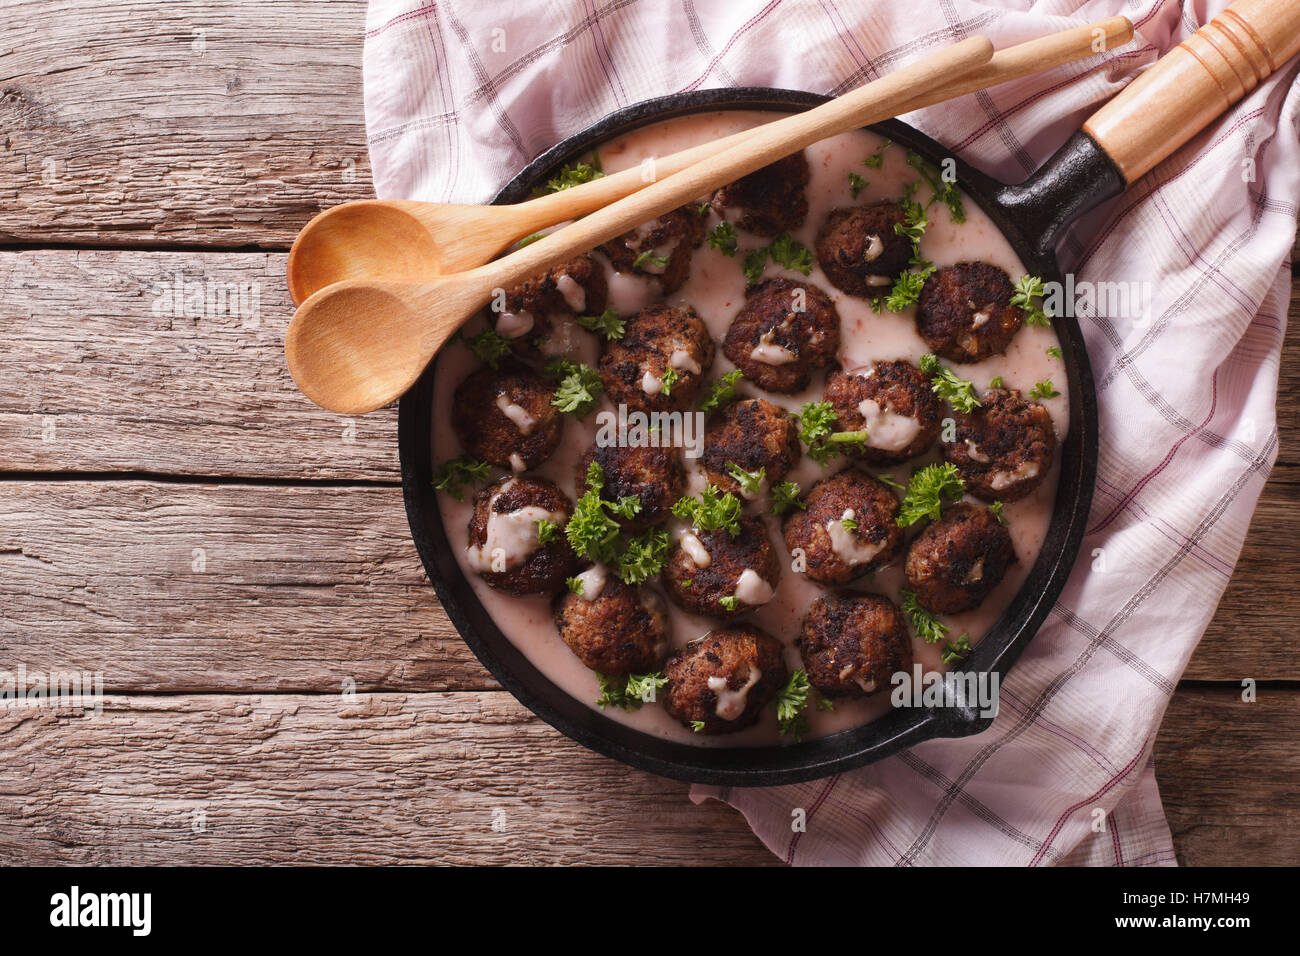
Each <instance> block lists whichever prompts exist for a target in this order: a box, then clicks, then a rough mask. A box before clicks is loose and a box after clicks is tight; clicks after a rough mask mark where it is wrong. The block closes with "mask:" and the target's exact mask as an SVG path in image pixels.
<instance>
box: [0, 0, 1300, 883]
mask: <svg viewBox="0 0 1300 956" xmlns="http://www.w3.org/2000/svg"><path fill="white" fill-rule="evenodd" d="M364 9H365V3H364V2H363V0H340V2H331V3H321V2H274V3H268V2H261V3H255V2H248V0H205V2H188V0H167V2H163V0H153V2H142V0H135V2H114V0H95V2H89V0H35V2H21V0H3V2H0V118H2V119H3V133H4V149H3V153H2V154H0V244H3V248H2V249H0V276H3V277H4V279H3V282H0V319H3V323H4V335H5V338H6V341H5V343H4V344H3V346H0V367H2V368H3V376H2V377H0V381H2V382H3V386H0V469H3V474H0V569H2V570H3V573H2V574H0V608H2V610H0V662H2V663H3V667H16V666H17V665H18V664H22V665H24V666H25V667H26V669H27V671H28V672H36V671H49V670H51V669H54V670H63V671H69V670H85V671H91V672H94V671H102V672H103V674H104V681H105V687H106V690H107V691H108V694H109V696H108V699H107V701H106V703H105V708H104V713H103V715H102V716H100V717H97V718H95V719H86V718H85V717H83V716H82V715H81V714H80V713H79V712H73V711H70V710H68V709H66V708H55V709H50V708H45V709H24V710H12V709H10V710H0V731H2V732H3V738H2V739H3V760H2V761H0V851H2V852H0V858H3V859H4V860H6V861H17V862H26V863H58V862H76V863H108V862H117V863H175V862H188V863H199V862H202V863H278V862H374V863H379V862H429V861H438V862H454V863H499V862H537V863H579V862H581V863H632V862H642V863H751V864H766V863H773V862H775V858H774V857H772V856H771V855H770V854H769V853H768V852H767V851H766V850H765V849H764V848H763V847H762V846H761V845H760V844H759V843H758V841H757V840H756V839H755V838H754V837H753V836H752V834H751V833H750V832H749V830H748V828H747V827H746V826H745V823H744V821H743V820H742V819H741V818H740V817H739V816H738V815H737V814H735V813H734V812H732V811H731V810H730V809H728V808H726V807H723V806H721V805H719V804H716V803H709V804H706V805H704V806H699V807H696V806H693V805H691V804H690V803H689V802H688V801H687V799H686V787H685V785H683V784H679V783H674V782H672V781H669V780H663V779H660V778H657V777H653V776H650V775H648V774H644V773H639V772H636V771H632V770H629V769H628V768H626V767H624V766H622V765H620V764H616V763H614V762H613V761H610V760H606V759H604V758H602V757H598V756H596V755H594V754H591V753H589V752H587V751H585V750H584V749H582V748H581V747H579V746H577V745H575V744H573V743H571V742H569V741H568V740H567V739H565V738H563V737H561V736H560V735H559V734H557V733H555V732H554V731H552V730H551V729H550V728H549V727H547V726H546V725H544V724H542V723H540V722H539V721H538V720H536V719H534V718H533V717H532V716H531V715H529V713H528V712H527V711H525V710H524V709H523V708H522V707H520V706H519V705H518V704H516V703H515V701H514V699H513V698H511V697H510V696H509V695H508V694H506V693H504V692H503V691H501V690H500V689H499V688H498V687H497V685H496V684H495V683H494V682H493V681H492V679H491V678H490V677H489V676H488V675H487V673H485V671H484V670H483V668H482V667H481V666H479V664H478V662H477V661H476V660H475V659H474V658H473V657H472V656H471V655H470V653H469V652H468V651H467V650H466V648H465V647H464V645H463V644H462V643H461V642H460V640H459V639H458V638H457V636H456V634H455V632H454V631H453V630H452V629H451V627H450V626H449V625H448V623H447V621H446V619H445V617H444V616H443V614H442V612H441V610H440V609H439V607H438V604H437V601H436V600H435V598H434V595H433V592H432V589H431V588H430V587H429V586H428V585H427V584H426V582H425V579H424V576H423V573H422V571H421V568H420V564H419V561H418V560H417V558H416V555H415V551H414V548H413V547H412V545H411V542H410V540H409V539H408V536H407V528H406V520H405V516H404V513H403V509H402V501H401V489H400V487H399V484H398V478H397V460H396V436H395V425H396V419H395V415H394V412H393V410H391V409H389V410H386V411H383V412H380V413H377V414H375V415H371V416H366V417H364V418H358V419H355V420H353V419H346V418H341V417H339V416H337V415H331V414H328V413H326V412H323V411H321V410H320V409H318V408H315V407H314V406H312V405H311V404H310V403H308V402H307V401H306V400H305V399H304V398H303V397H302V396H301V395H299V394H298V392H297V391H296V390H295V389H294V387H293V383H292V381H291V380H290V378H289V375H288V373H287V372H286V371H285V368H284V363H283V358H282V352H281V346H282V339H283V334H284V329H285V324H286V322H287V319H288V317H289V315H290V311H291V308H290V303H289V301H288V298H287V295H286V293H285V289H284V279H283V276H284V266H285V254H284V252H285V250H286V249H287V248H288V246H289V243H290V242H291V240H292V239H293V236H294V234H295V232H296V231H297V229H298V228H299V227H300V226H301V225H302V224H303V223H304V222H306V221H307V219H308V218H310V217H311V216H312V215H313V214H314V213H316V212H317V211H318V210H320V209H322V208H325V207H327V206H330V205H333V204H334V203H337V202H342V201H344V200H349V199H361V198H364V197H367V196H369V195H371V188H370V175H369V169H368V166H367V158H366V141H365V131H364V125H363V119H362V98H361V76H360V68H359V63H360V56H361V31H362V23H363V18H364ZM178 283H184V284H186V285H184V286H182V287H181V288H183V289H184V293H185V295H184V299H185V301H183V302H181V303H180V304H179V305H178V303H177V301H176V300H177V299H178V298H179V297H178V296H177V295H176V294H175V293H176V290H177V288H178V286H177V284H178ZM196 284H201V286H202V289H203V292H204V295H194V291H195V288H196ZM226 284H235V285H232V286H227V285H226ZM227 289H229V290H230V291H231V292H232V293H241V292H242V295H243V298H242V299H241V300H240V301H241V303H242V304H241V307H240V308H238V309H234V308H231V305H230V301H228V300H224V301H223V300H221V299H219V297H218V295H217V293H218V292H219V291H225V290H227ZM1296 312H1297V309H1296V307H1295V306H1293V308H1292V314H1293V316H1294V315H1295V314H1296ZM1287 357H1288V361H1287V362H1286V364H1285V368H1284V372H1283V386H1282V395H1281V398H1280V402H1281V407H1280V409H1279V412H1280V415H1279V417H1280V419H1281V427H1282V432H1283V434H1282V443H1281V445H1282V453H1281V459H1280V460H1279V462H1278V465H1277V467H1276V468H1275V470H1274V472H1273V475H1272V478H1271V480H1270V482H1269V484H1268V488H1267V490H1266V492H1265V494H1264V498H1263V501H1262V502H1261V504H1260V507H1259V511H1258V512H1257V514H1256V516H1255V521H1254V524H1253V526H1252V529H1251V533H1250V540H1249V543H1248V545H1247V549H1246V554H1245V556H1244V557H1243V559H1242V562H1241V565H1240V567H1239V569H1238V571H1237V574H1236V576H1235V577H1234V579H1233V582H1232V585H1231V586H1230V587H1229V590H1228V594H1227V597H1226V598H1225V599H1224V601H1223V604H1222V607H1221V608H1220V611H1219V614H1218V617H1217V618H1216V619H1215V621H1214V624H1213V626H1212V627H1211V628H1210V631H1209V633H1208V635H1207V636H1206V638H1205V640H1204V642H1203V643H1202V645H1201V647H1200V649H1199V651H1198V652H1197V654H1196V657H1195V658H1194V660H1193V661H1192V665H1191V667H1190V669H1189V670H1188V672H1187V674H1186V675H1185V678H1184V680H1183V682H1182V683H1181V684H1180V685H1179V688H1178V692H1177V694H1176V695H1175V697H1174V699H1173V702H1172V704H1171V706H1170V709H1169V715H1168V717H1167V718H1166V720H1165V724H1164V728H1163V730H1162V732H1161V735H1160V739H1159V743H1158V745H1157V747H1156V759H1157V771H1158V776H1159V780H1160V786H1161V789H1162V792H1163V794H1164V798H1165V801H1166V806H1167V809H1168V813H1169V821H1170V824H1171V825H1172V827H1173V831H1174V835H1175V842H1176V844H1177V847H1178V856H1179V859H1180V861H1181V862H1183V863H1188V864H1197V863H1200V864H1206V863H1223V864H1246V863H1292V864H1294V863H1295V862H1296V861H1297V860H1298V859H1300V849H1298V841H1297V837H1296V827H1295V824H1296V822H1297V818H1296V808H1297V806H1298V804H1297V800H1296V780H1297V777H1300V742H1298V741H1297V738H1296V734H1295V730H1296V720H1295V718H1296V714H1297V706H1298V705H1300V664H1297V655H1296V654H1295V652H1294V649H1293V647H1292V645H1293V644H1294V630H1293V624H1292V622H1293V619H1294V616H1295V614H1296V612H1297V610H1300V599H1298V598H1297V597H1296V595H1295V594H1294V592H1293V590H1292V585H1293V584H1294V582H1295V578H1296V575H1295V559H1296V554H1297V545H1296V542H1297V541H1300V508H1297V504H1300V459H1298V458H1297V457H1296V455H1297V448H1300V441H1297V422H1296V412H1297V404H1298V401H1297V386H1300V373H1298V372H1297V368H1300V340H1298V339H1297V337H1296V332H1295V330H1294V323H1293V324H1292V331H1291V332H1290V334H1289V336H1288V340H1287ZM1248 677H1249V678H1254V679H1256V680H1257V681H1259V688H1260V691H1259V700H1258V701H1257V702H1256V703H1253V704H1245V703H1242V702H1241V700H1240V682H1241V680H1242V679H1243V678H1248ZM352 690H354V691H355V693H350V692H349V691H352Z"/></svg>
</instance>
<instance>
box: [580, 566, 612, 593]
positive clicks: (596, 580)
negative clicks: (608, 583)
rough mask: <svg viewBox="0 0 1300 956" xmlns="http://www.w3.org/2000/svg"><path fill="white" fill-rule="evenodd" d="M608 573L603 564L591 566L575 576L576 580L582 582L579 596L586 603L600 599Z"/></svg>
mask: <svg viewBox="0 0 1300 956" xmlns="http://www.w3.org/2000/svg"><path fill="white" fill-rule="evenodd" d="M607 574H608V572H607V571H606V570H605V566H604V565H603V564H593V565H592V566H591V567H589V568H588V569H587V570H586V571H583V572H582V573H581V574H579V575H576V577H577V579H578V580H579V581H581V582H582V590H581V591H579V592H578V593H579V595H580V596H581V597H583V598H585V599H586V600H588V601H594V600H596V598H598V597H600V592H601V591H603V590H605V580H606V576H607Z"/></svg>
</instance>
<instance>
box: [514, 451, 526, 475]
mask: <svg viewBox="0 0 1300 956" xmlns="http://www.w3.org/2000/svg"><path fill="white" fill-rule="evenodd" d="M510 470H511V471H512V472H514V473H515V474H516V475H519V474H523V473H524V472H525V471H527V470H528V466H527V465H525V464H524V459H523V458H522V457H521V456H520V454H519V452H517V451H512V452H511V453H510Z"/></svg>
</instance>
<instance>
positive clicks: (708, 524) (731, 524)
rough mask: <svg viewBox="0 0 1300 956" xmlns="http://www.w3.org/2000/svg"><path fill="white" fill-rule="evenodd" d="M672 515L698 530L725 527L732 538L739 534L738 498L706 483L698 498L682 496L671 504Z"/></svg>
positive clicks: (714, 529)
mask: <svg viewBox="0 0 1300 956" xmlns="http://www.w3.org/2000/svg"><path fill="white" fill-rule="evenodd" d="M673 515H674V516H675V517H678V518H681V519H682V520H683V521H689V522H690V523H691V526H692V527H694V528H696V529H698V530H700V531H717V530H718V529H719V528H725V529H726V531H727V533H728V534H729V535H731V536H732V537H733V538H734V537H735V536H736V535H738V534H740V499H739V498H737V497H736V496H735V495H733V494H732V493H731V492H729V491H728V492H725V493H724V492H721V491H719V490H718V489H717V487H716V486H714V485H708V486H707V487H705V489H704V493H703V494H701V495H700V496H699V497H698V498H692V497H690V496H684V497H682V498H679V499H677V503H676V504H674V505H673Z"/></svg>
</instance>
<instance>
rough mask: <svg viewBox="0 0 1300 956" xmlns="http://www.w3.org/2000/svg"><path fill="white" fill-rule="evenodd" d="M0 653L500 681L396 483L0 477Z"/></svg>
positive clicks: (179, 673)
mask: <svg viewBox="0 0 1300 956" xmlns="http://www.w3.org/2000/svg"><path fill="white" fill-rule="evenodd" d="M0 568H2V569H3V570H0V660H3V661H5V662H7V666H10V667H14V666H17V664H18V663H23V664H25V665H26V666H27V669H28V670H29V671H32V670H42V671H48V670H51V669H53V670H73V669H75V670H84V671H90V672H96V671H101V672H103V680H104V684H105V687H106V688H108V689H110V690H130V691H170V692H176V691H223V690H236V691H272V690H274V691H290V690H307V691H321V692H325V693H331V692H336V691H338V690H339V689H340V688H341V687H343V686H344V685H345V682H347V681H351V682H353V683H354V684H355V686H356V687H357V688H359V689H363V690H364V689H369V688H380V689H396V690H411V689H418V690H442V689H480V688H494V687H496V686H497V685H496V683H495V682H494V681H493V680H492V679H491V677H490V676H489V675H488V674H487V672H486V671H485V670H484V669H483V668H482V667H481V666H480V665H479V663H478V661H477V660H476V659H475V658H474V656H473V654H471V653H470V651H469V649H468V648H467V647H465V645H464V643H463V642H462V641H461V640H460V638H459V637H458V636H457V634H456V632H455V630H454V629H453V628H452V627H451V625H450V623H449V622H448V621H447V618H446V615H445V614H444V613H443V611H442V608H441V607H440V606H439V604H438V601H437V597H436V595H435V594H434V592H433V588H432V587H430V586H429V584H428V582H427V580H426V579H425V577H424V572H423V569H422V568H421V566H420V562H419V559H418V557H417V555H416V553H415V547H414V545H413V544H412V543H411V540H410V536H409V533H408V530H407V525H406V515H405V512H404V511H403V508H402V498H401V491H400V489H398V488H389V487H354V488H337V487H317V488H313V487H295V486H289V487H257V486H241V485H220V486H202V485H175V484H159V483H153V482H138V481H114V482H93V481H92V482H84V481H76V482H13V481H9V482H0Z"/></svg>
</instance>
